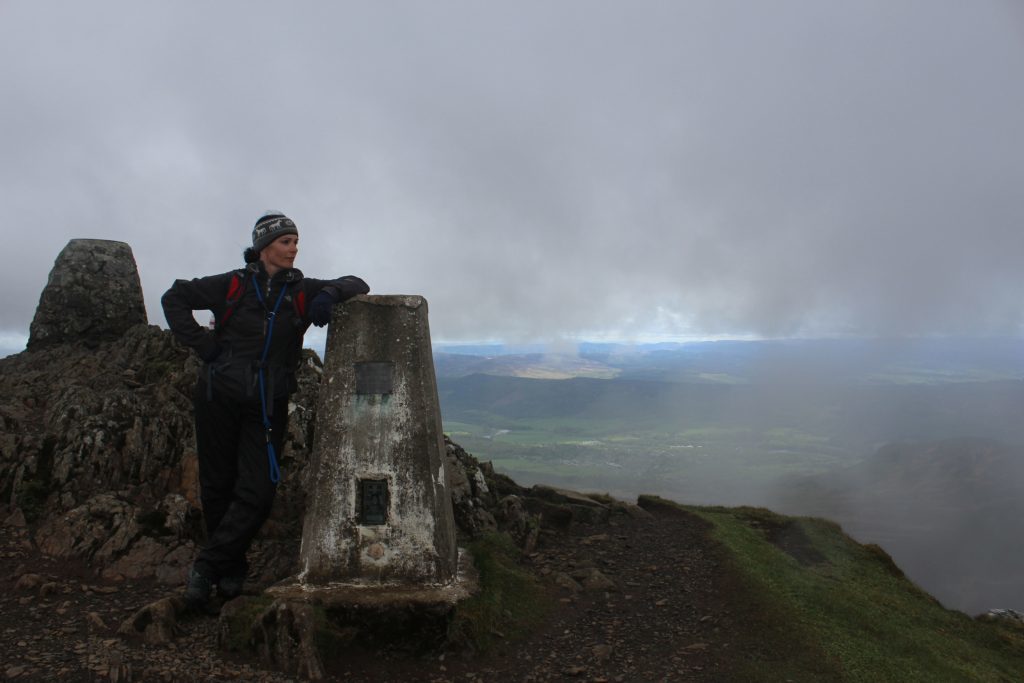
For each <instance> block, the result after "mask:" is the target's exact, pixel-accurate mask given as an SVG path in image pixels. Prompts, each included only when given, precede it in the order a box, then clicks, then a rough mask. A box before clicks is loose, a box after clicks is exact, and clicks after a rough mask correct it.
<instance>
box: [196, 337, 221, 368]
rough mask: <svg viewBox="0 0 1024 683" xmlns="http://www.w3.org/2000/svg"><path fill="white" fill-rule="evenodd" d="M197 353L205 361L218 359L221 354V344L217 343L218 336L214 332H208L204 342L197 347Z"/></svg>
mask: <svg viewBox="0 0 1024 683" xmlns="http://www.w3.org/2000/svg"><path fill="white" fill-rule="evenodd" d="M196 353H197V354H199V359H200V360H202V361H203V362H204V363H209V362H212V361H214V360H216V359H217V356H219V355H220V344H218V343H217V338H216V337H215V336H214V335H213V334H207V335H206V337H204V338H203V342H202V344H200V345H199V346H197V347H196Z"/></svg>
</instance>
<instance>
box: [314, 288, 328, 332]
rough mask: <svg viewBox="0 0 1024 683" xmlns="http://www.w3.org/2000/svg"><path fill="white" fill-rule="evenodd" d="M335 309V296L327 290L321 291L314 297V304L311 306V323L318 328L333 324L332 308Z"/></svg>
mask: <svg viewBox="0 0 1024 683" xmlns="http://www.w3.org/2000/svg"><path fill="white" fill-rule="evenodd" d="M333 307H334V295H333V294H332V293H331V292H329V291H328V290H327V289H323V290H321V292H320V293H319V294H317V295H316V296H315V297H313V303H311V304H310V305H309V321H310V322H311V323H313V324H314V325H316V326H317V327H323V326H324V325H326V324H327V323H329V322H331V308H333Z"/></svg>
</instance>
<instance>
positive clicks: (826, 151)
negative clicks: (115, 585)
mask: <svg viewBox="0 0 1024 683" xmlns="http://www.w3.org/2000/svg"><path fill="white" fill-rule="evenodd" d="M0 60H2V63H3V64H4V65H5V66H4V67H3V69H0V89H2V91H3V92H4V93H5V100H6V101H7V103H8V106H7V107H5V110H4V114H3V117H4V124H5V125H3V126H0V145H2V148H3V149H4V150H5V151H4V154H3V155H2V157H0V187H2V188H3V195H4V197H5V207H4V208H5V211H6V213H7V216H6V218H5V225H6V226H7V227H6V228H5V236H6V239H7V244H8V245H10V246H13V249H11V250H9V253H11V254H13V258H9V259H8V263H7V265H6V267H5V268H4V269H3V270H2V271H0V287H2V288H3V291H4V292H5V297H4V300H5V303H4V304H3V306H2V308H0V333H2V334H3V335H5V337H4V338H18V337H19V335H21V336H27V331H28V325H29V322H30V320H31V317H32V313H33V311H34V308H35V305H36V302H37V301H38V296H39V293H40V291H41V290H42V287H43V286H44V285H45V280H46V275H47V273H48V271H49V269H50V267H51V265H52V263H53V259H54V258H55V257H56V255H57V253H58V252H59V251H60V249H61V248H62V247H63V246H64V244H66V242H67V241H68V240H69V239H71V238H75V237H94V238H109V239H120V240H125V241H127V242H129V243H130V244H131V245H132V247H133V250H134V252H135V257H136V260H137V261H138V263H139V267H140V272H141V276H142V282H143V288H144V290H145V293H146V299H147V306H148V309H149V315H150V318H151V321H152V322H155V323H159V324H163V317H162V313H161V312H160V309H159V297H160V294H161V293H162V292H163V291H164V289H166V287H167V286H169V284H170V283H171V281H172V280H173V279H174V278H176V277H194V276H199V275H204V274H210V273H214V272H222V271H225V270H228V269H230V268H232V267H235V266H236V265H237V264H238V263H239V262H240V253H241V250H242V249H243V248H244V247H245V246H246V245H247V243H248V241H249V231H250V229H251V225H252V223H253V221H254V220H255V218H256V217H257V216H258V215H259V214H260V213H262V211H263V210H265V209H268V208H279V209H282V210H284V211H286V212H287V213H288V214H289V215H291V216H292V217H293V218H294V219H295V220H296V222H297V223H298V225H299V229H300V232H301V239H302V241H301V252H300V256H299V266H300V267H301V268H303V270H304V271H305V272H307V273H309V274H314V275H317V276H334V275H340V274H345V273H355V274H359V275H361V276H363V277H364V278H365V279H366V280H367V281H368V282H370V284H371V286H372V287H373V288H374V290H375V291H376V292H378V293H418V294H423V295H424V296H426V297H427V298H428V300H429V301H430V305H431V328H432V331H433V334H434V336H435V338H439V339H445V340H460V339H461V340H471V339H473V340H478V339H495V338H501V339H506V340H527V339H545V338H546V339H553V338H559V337H574V336H590V337H597V336H611V337H619V338H630V337H637V336H658V335H661V336H678V335H684V336H695V337H701V336H741V335H742V336H748V335H762V336H793V335H844V334H855V335H876V334H877V335H902V334H909V335H913V334H941V333H974V334H1017V333H1019V331H1020V328H1021V325H1022V323H1024V298H1022V297H1021V296H1020V292H1021V291H1022V289H1024V287H1022V285H1024V268H1021V267H1020V258H1021V254H1024V248H1022V247H1024V229H1022V228H1024V195H1022V193H1021V192H1020V190H1019V188H1020V187H1021V186H1022V185H1024V136H1021V135H1020V121H1024V91H1022V90H1021V89H1020V88H1019V85H1018V83H1017V80H1016V75H1017V74H1019V73H1021V71H1022V70H1024V11H1022V10H1020V9H1019V6H1018V5H1017V4H1016V3H1013V2H1010V1H1009V0H1007V1H1005V2H1004V1H1000V0H984V1H979V2H973V3H962V2H955V1H952V0H950V1H938V2H936V1H933V0H928V1H912V0H904V1H901V2H895V3H894V2H862V3H838V4H837V3H819V2H811V1H810V0H806V1H795V0H793V1H784V2H775V3H767V4H766V3H754V2H721V1H715V2H711V1H708V2H686V3H679V2H645V3H598V4H595V3H588V2H582V1H579V2H560V3H539V2H537V3H534V2H527V3H515V4H514V5H506V6H503V7H499V6H496V5H495V4H494V3H483V4H481V3H473V2H439V3H411V2H410V3H399V4H388V5H381V6H377V5H373V6H366V5H365V4H357V3H338V4H334V3H330V4H329V3H319V4H315V5H303V6H296V7H291V6H287V7H286V6H284V5H281V4H279V3H267V2H233V3H232V2H226V3H216V4H215V5H212V6H207V5H202V6H200V5H199V4H194V3H171V4H167V3H164V4H158V5H153V4H150V3H143V4H139V3H130V2H108V3H103V4H102V5H99V6H97V5H80V4H72V3H67V4H63V5H61V6H60V7H59V8H58V7H57V6H56V5H53V4H50V3H37V2H30V1H27V0H13V1H9V2H5V3H3V4H2V5H0Z"/></svg>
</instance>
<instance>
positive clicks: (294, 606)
mask: <svg viewBox="0 0 1024 683" xmlns="http://www.w3.org/2000/svg"><path fill="white" fill-rule="evenodd" d="M478 589H479V577H478V575H477V572H476V568H475V567H474V566H473V560H472V558H471V557H470V556H469V554H468V553H465V552H463V553H461V554H460V556H459V566H458V572H457V576H456V578H455V579H454V580H453V581H450V582H449V583H446V584H443V585H441V584H433V585H422V584H420V585H414V584H367V583H333V584H329V585H310V584H303V583H300V582H298V581H297V580H296V579H294V578H292V579H288V580H286V581H282V582H280V583H278V584H276V585H274V586H271V587H270V588H268V589H267V590H266V591H265V592H264V594H263V595H262V596H259V597H252V596H243V597H241V598H238V599H237V600H232V601H231V602H228V603H227V604H225V606H224V608H223V609H222V610H221V613H220V626H219V629H218V630H219V634H220V635H219V639H220V642H221V645H222V646H225V645H226V644H228V643H239V642H243V643H249V644H251V645H255V647H256V650H257V651H258V652H259V654H260V657H261V658H262V659H263V661H264V662H266V663H268V664H271V665H273V666H275V667H277V668H280V669H282V670H284V671H286V672H289V673H292V674H296V675H298V676H300V677H305V678H308V679H310V680H321V679H323V678H324V677H325V671H326V670H327V669H328V668H329V667H328V666H326V664H327V663H328V662H331V661H334V662H336V661H337V660H338V659H339V657H341V658H342V660H343V658H344V655H343V654H342V653H343V652H344V651H345V650H347V649H348V648H350V647H351V646H356V647H358V648H363V649H367V650H379V649H380V648H381V645H382V644H384V643H387V646H388V648H389V649H392V650H404V651H409V652H420V653H422V652H427V651H430V650H432V649H436V648H438V647H441V646H442V645H443V644H444V643H445V642H446V641H447V638H448V637H449V630H450V626H451V623H452V618H453V617H454V615H455V613H456V609H457V607H458V605H459V604H460V603H462V602H463V601H464V600H466V599H467V598H469V597H471V596H473V595H475V594H476V592H477V591H478Z"/></svg>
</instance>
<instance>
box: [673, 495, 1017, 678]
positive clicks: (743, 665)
mask: <svg viewBox="0 0 1024 683" xmlns="http://www.w3.org/2000/svg"><path fill="white" fill-rule="evenodd" d="M684 509H687V510H689V511H691V512H694V513H696V514H698V515H699V516H701V517H703V518H704V519H706V520H708V521H709V522H711V524H712V525H713V530H712V536H713V538H714V539H715V540H717V541H718V542H720V543H721V544H722V545H723V546H724V548H725V549H726V558H727V559H726V562H725V565H726V568H727V569H728V570H729V571H730V573H731V574H732V575H733V576H734V577H735V580H736V581H737V582H738V584H739V585H740V587H741V590H742V592H743V593H745V594H746V595H745V597H744V601H745V603H746V604H747V605H749V610H750V614H748V615H745V618H744V623H746V624H747V625H748V627H749V628H750V631H751V632H750V633H749V634H748V635H747V637H748V638H756V639H759V641H758V642H760V643H762V644H763V648H762V653H763V656H759V657H755V658H750V659H748V660H743V659H737V660H735V661H733V665H735V666H736V667H737V672H736V675H735V679H734V680H750V681H775V680H778V681H786V680H792V681H817V680H834V681H871V682H872V683H874V682H877V681H900V682H904V681H922V682H924V681H928V682H929V683H933V682H935V681H1017V680H1021V678H1022V672H1024V632H1022V631H1021V630H1015V629H1013V628H1011V627H1009V626H1003V625H1000V624H997V623H988V622H984V621H979V620H975V619H971V618H970V617H968V616H967V615H965V614H963V613H961V612H955V611H951V610H947V609H945V608H943V607H942V606H941V605H940V604H939V603H938V602H937V601H935V600H934V599H933V598H931V596H929V595H927V594H926V593H924V592H923V591H922V590H920V589H919V588H918V587H917V586H916V585H914V584H913V583H911V582H910V581H909V580H907V579H906V578H905V577H904V576H903V574H902V572H900V571H899V569H898V568H897V567H896V566H895V565H894V564H893V563H892V560H891V559H890V558H889V557H888V555H886V554H885V553H884V552H883V551H881V549H879V548H877V547H876V546H863V545H860V544H858V543H856V542H854V541H853V540H851V539H850V538H849V537H847V536H846V535H845V534H843V533H842V531H841V530H840V528H839V527H838V526H837V525H835V524H833V523H831V522H828V521H825V520H820V519H813V518H790V517H783V516H781V515H776V514H774V513H772V512H770V511H768V510H764V509H760V508H720V507H686V508H684ZM773 540H774V542H773Z"/></svg>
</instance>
